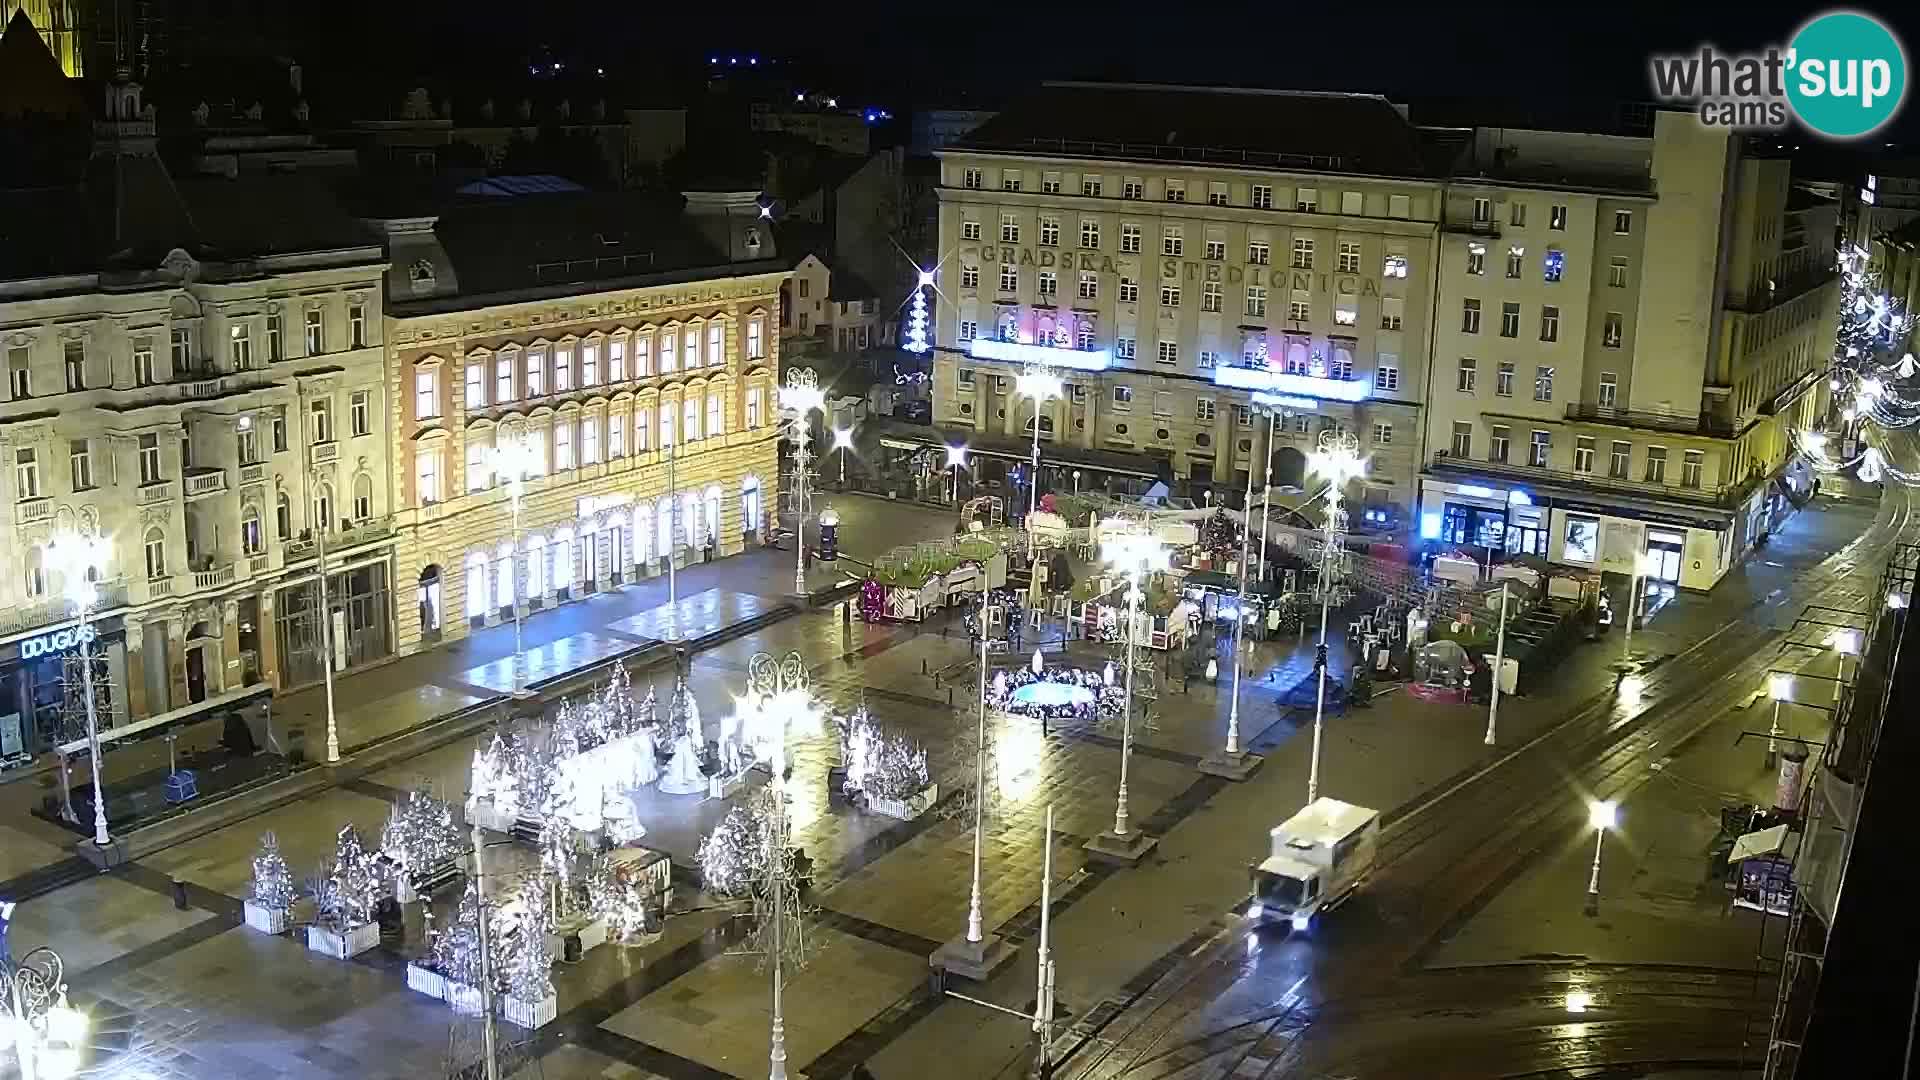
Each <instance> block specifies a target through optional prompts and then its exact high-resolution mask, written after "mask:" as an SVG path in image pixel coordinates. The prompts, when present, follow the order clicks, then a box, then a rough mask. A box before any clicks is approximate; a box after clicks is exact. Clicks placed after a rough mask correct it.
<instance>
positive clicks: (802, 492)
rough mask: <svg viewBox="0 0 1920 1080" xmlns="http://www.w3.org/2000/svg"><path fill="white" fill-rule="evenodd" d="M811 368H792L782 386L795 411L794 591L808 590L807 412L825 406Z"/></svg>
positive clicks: (783, 398)
mask: <svg viewBox="0 0 1920 1080" xmlns="http://www.w3.org/2000/svg"><path fill="white" fill-rule="evenodd" d="M826 405H827V396H826V394H825V392H823V391H822V390H821V389H820V381H819V377H818V376H817V375H815V374H814V373H813V369H812V368H790V369H788V371H787V381H786V385H784V386H782V387H781V388H780V407H781V408H782V409H785V410H786V411H788V412H790V413H792V414H793V591H794V592H795V593H797V594H799V595H801V596H805V595H806V594H807V458H808V454H807V441H808V439H809V438H810V437H811V434H812V428H811V426H810V424H809V421H808V416H809V415H810V414H812V413H815V412H819V411H821V410H823V409H825V408H826Z"/></svg>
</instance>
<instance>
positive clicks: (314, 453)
mask: <svg viewBox="0 0 1920 1080" xmlns="http://www.w3.org/2000/svg"><path fill="white" fill-rule="evenodd" d="M307 457H308V460H310V461H312V462H313V463H314V464H315V465H325V464H327V463H328V462H330V461H338V460H340V444H339V443H337V442H334V441H332V440H328V441H327V442H323V443H314V444H313V445H312V446H309V447H308V448H307Z"/></svg>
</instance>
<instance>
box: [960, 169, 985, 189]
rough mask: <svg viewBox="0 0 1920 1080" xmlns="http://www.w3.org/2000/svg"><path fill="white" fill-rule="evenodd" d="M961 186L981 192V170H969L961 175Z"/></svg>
mask: <svg viewBox="0 0 1920 1080" xmlns="http://www.w3.org/2000/svg"><path fill="white" fill-rule="evenodd" d="M960 186H961V187H965V188H971V189H973V190H974V191H978V190H980V170H979V169H968V170H966V171H965V172H963V173H961V174H960Z"/></svg>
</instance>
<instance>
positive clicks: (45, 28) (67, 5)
mask: <svg viewBox="0 0 1920 1080" xmlns="http://www.w3.org/2000/svg"><path fill="white" fill-rule="evenodd" d="M83 2H84V0H0V13H4V14H5V16H6V20H5V21H7V22H11V21H12V20H13V17H14V15H15V13H17V12H22V11H24V12H26V15H27V18H28V19H30V20H32V21H33V25H34V27H35V29H37V30H39V32H40V40H41V41H44V42H46V45H47V51H48V52H50V53H52V54H53V59H54V62H55V63H57V64H59V65H60V72H61V74H63V75H65V76H67V77H68V78H69V79H77V78H79V77H80V76H82V75H84V74H85V71H84V70H82V69H83V67H84V63H83V61H82V56H83V55H84V54H85V51H86V50H85V46H84V45H83V44H82V43H81V41H80V35H81V30H82V26H83V24H84V22H85V20H84V19H82V18H81V15H80V9H81V6H82V3H83Z"/></svg>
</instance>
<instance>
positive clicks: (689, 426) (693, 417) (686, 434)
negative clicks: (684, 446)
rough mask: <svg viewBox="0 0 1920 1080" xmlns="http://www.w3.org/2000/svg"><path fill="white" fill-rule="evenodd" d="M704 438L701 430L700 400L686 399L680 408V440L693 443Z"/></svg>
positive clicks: (695, 398) (694, 398)
mask: <svg viewBox="0 0 1920 1080" xmlns="http://www.w3.org/2000/svg"><path fill="white" fill-rule="evenodd" d="M703 437H704V433H703V432H702V431H701V430H700V399H699V398H697V397H689V398H685V399H684V400H683V401H682V403H681V408H680V438H681V439H682V440H683V441H685V442H693V441H694V440H696V439H700V438H703Z"/></svg>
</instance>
